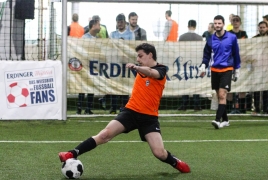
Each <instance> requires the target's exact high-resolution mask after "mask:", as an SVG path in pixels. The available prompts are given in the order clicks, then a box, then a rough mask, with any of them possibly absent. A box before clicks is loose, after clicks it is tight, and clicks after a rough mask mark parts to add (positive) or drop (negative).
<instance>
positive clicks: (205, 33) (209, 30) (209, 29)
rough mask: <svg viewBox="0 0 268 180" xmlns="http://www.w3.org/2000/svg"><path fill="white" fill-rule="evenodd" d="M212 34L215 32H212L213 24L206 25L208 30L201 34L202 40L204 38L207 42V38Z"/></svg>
mask: <svg viewBox="0 0 268 180" xmlns="http://www.w3.org/2000/svg"><path fill="white" fill-rule="evenodd" d="M214 32H215V30H214V24H213V23H209V24H208V30H207V31H205V32H204V33H203V35H202V37H203V38H206V41H207V40H208V38H209V37H210V36H212V34H213V33H214Z"/></svg>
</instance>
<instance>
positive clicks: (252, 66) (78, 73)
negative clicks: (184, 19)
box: [67, 37, 268, 96]
mask: <svg viewBox="0 0 268 180" xmlns="http://www.w3.org/2000/svg"><path fill="white" fill-rule="evenodd" d="M140 43H142V41H127V40H114V39H77V38H68V62H69V66H68V88H67V89H68V90H67V91H68V93H69V94H78V93H94V94H95V95H103V94H131V91H132V85H133V82H134V79H135V74H136V73H135V72H134V71H131V70H129V69H126V64H127V63H128V62H132V63H135V62H136V56H137V54H136V52H135V47H136V46H137V45H139V44H140ZM148 43H151V44H153V45H154V46H155V47H156V50H157V61H158V62H159V63H161V64H164V65H166V66H167V68H168V72H167V83H166V88H165V90H164V96H176V95H184V94H189V95H191V94H204V95H206V94H212V93H214V91H212V90H211V78H210V75H211V73H210V69H209V68H208V69H207V72H206V76H205V77H203V78H201V77H199V76H198V74H199V72H198V67H199V66H200V64H201V62H202V57H203V49H204V46H205V43H206V42H204V41H201V42H200V41H195V42H193V41H192V42H156V41H155V42H148ZM238 43H239V47H240V56H241V69H240V77H239V79H238V81H237V82H232V87H231V91H232V92H252V91H262V90H267V89H268V78H267V77H266V76H267V72H268V55H267V52H268V37H264V38H252V39H242V40H239V42H238Z"/></svg>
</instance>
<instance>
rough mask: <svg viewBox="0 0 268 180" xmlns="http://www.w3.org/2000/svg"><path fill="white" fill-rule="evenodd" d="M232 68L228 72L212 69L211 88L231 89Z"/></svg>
mask: <svg viewBox="0 0 268 180" xmlns="http://www.w3.org/2000/svg"><path fill="white" fill-rule="evenodd" d="M232 73H233V71H232V70H229V71H226V72H213V71H211V88H212V89H215V90H219V89H220V88H223V89H226V90H227V91H228V92H229V91H231V81H232Z"/></svg>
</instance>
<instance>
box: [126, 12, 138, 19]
mask: <svg viewBox="0 0 268 180" xmlns="http://www.w3.org/2000/svg"><path fill="white" fill-rule="evenodd" d="M132 16H138V15H137V14H136V13H135V12H131V13H129V15H128V19H130V17H132Z"/></svg>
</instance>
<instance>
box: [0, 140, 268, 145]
mask: <svg viewBox="0 0 268 180" xmlns="http://www.w3.org/2000/svg"><path fill="white" fill-rule="evenodd" d="M267 141H268V139H230V140H209V139H208V140H174V141H163V142H164V143H202V142H267ZM0 143H27V144H35V143H39V144H54V143H81V141H0ZM108 143H144V142H143V141H109V142H108Z"/></svg>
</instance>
